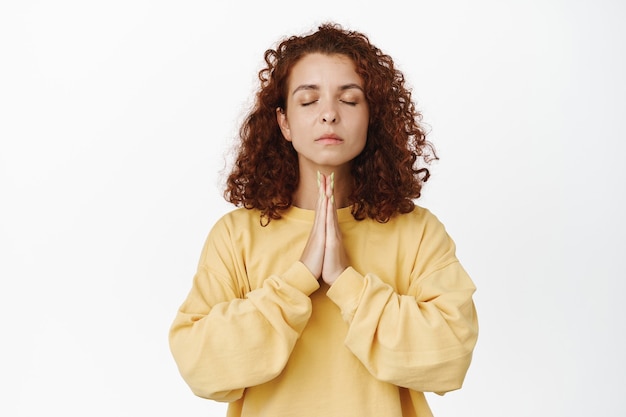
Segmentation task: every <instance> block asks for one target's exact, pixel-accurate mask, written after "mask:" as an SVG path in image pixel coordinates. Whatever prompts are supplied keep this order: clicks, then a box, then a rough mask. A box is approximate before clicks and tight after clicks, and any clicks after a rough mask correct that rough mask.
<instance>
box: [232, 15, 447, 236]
mask: <svg viewBox="0 0 626 417" xmlns="http://www.w3.org/2000/svg"><path fill="white" fill-rule="evenodd" d="M311 53H323V54H326V55H334V54H340V55H345V56H347V57H349V58H351V59H352V61H354V63H355V66H356V72H357V74H358V75H359V76H360V77H361V78H362V80H363V84H364V90H365V97H366V99H367V102H368V105H369V111H370V120H369V127H368V133H367V142H366V145H365V148H364V149H363V151H362V152H361V154H359V155H358V156H357V157H356V158H355V159H354V160H353V161H352V166H351V170H352V177H353V181H354V184H353V187H352V190H353V191H352V193H351V195H350V196H349V202H350V204H351V205H352V215H353V216H354V218H355V219H357V220H363V219H365V218H366V217H370V218H372V219H376V220H377V221H379V222H386V221H388V220H389V219H390V218H391V217H392V216H394V215H395V214H398V213H408V212H410V211H412V210H413V208H414V207H415V204H414V202H413V200H414V199H417V198H419V197H420V195H421V190H422V185H423V183H424V182H425V181H427V180H428V177H429V175H430V173H429V171H428V169H427V168H426V167H425V166H424V165H427V164H428V163H429V162H431V161H432V160H433V159H437V155H436V153H435V150H434V148H433V146H432V144H431V143H430V142H428V141H427V140H426V133H425V130H424V129H423V127H422V125H421V120H422V115H421V113H419V112H418V111H417V110H416V108H415V104H414V103H413V101H412V100H411V92H410V91H409V89H407V88H406V87H405V78H404V75H403V74H402V73H401V72H400V71H399V70H397V69H396V68H395V66H394V62H393V59H392V58H391V57H390V56H389V55H386V54H384V53H383V52H382V51H381V50H380V49H378V48H377V47H375V46H374V45H372V44H371V43H370V41H369V39H368V37H367V36H366V35H364V34H362V33H359V32H355V31H348V30H344V29H343V28H342V27H341V26H339V25H336V24H330V23H328V24H323V25H321V26H320V27H319V28H318V30H317V31H316V32H314V33H312V34H309V35H306V36H292V37H290V38H288V39H285V40H283V41H282V42H281V43H280V44H279V45H278V47H277V48H276V49H268V50H267V51H266V52H265V63H266V65H267V66H266V67H265V68H263V69H262V70H261V71H259V80H260V82H261V85H260V89H259V91H258V92H257V94H256V101H255V104H254V107H253V109H252V110H251V112H250V113H249V114H248V116H247V117H246V119H245V120H244V123H243V124H242V126H241V128H240V130H239V136H240V139H241V143H240V145H239V148H238V154H237V159H236V161H235V163H234V166H233V168H232V171H231V173H230V175H229V176H228V179H227V183H226V190H225V192H224V197H225V198H226V200H228V201H230V202H231V203H233V204H235V205H236V206H240V207H245V208H248V209H252V208H254V209H258V210H260V211H261V222H262V224H267V223H269V221H270V220H272V219H279V218H280V217H281V215H280V213H281V211H284V210H286V209H288V208H289V207H290V206H291V205H292V203H293V195H294V192H295V191H296V188H297V186H298V181H299V168H298V155H297V153H296V151H295V150H294V148H293V146H292V144H291V142H289V141H287V140H285V139H284V137H283V135H282V133H281V131H280V128H279V126H278V122H277V120H276V109H277V108H283V109H284V108H286V104H287V100H286V97H287V88H288V78H289V74H290V71H291V69H292V68H293V66H294V65H295V64H296V62H298V61H299V60H300V59H301V58H302V57H304V56H305V55H307V54H311Z"/></svg>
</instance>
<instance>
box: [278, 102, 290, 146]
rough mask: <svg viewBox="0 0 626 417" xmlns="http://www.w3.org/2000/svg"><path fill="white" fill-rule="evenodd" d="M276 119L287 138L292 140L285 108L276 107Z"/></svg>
mask: <svg viewBox="0 0 626 417" xmlns="http://www.w3.org/2000/svg"><path fill="white" fill-rule="evenodd" d="M276 121H277V122H278V126H279V127H280V131H281V132H283V136H284V137H285V139H286V140H288V141H289V142H291V130H290V129H289V122H288V121H287V114H285V110H284V109H282V108H280V107H277V108H276Z"/></svg>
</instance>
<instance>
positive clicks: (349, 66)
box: [288, 53, 363, 91]
mask: <svg viewBox="0 0 626 417" xmlns="http://www.w3.org/2000/svg"><path fill="white" fill-rule="evenodd" d="M347 83H352V84H358V85H360V86H362V85H363V81H362V80H361V77H360V76H359V75H358V74H357V73H356V65H355V64H354V61H352V59H351V58H350V57H348V56H346V55H341V54H332V55H327V54H321V53H311V54H307V55H305V56H303V57H302V58H300V60H299V61H298V62H296V64H295V65H294V66H293V67H292V68H291V72H290V74H289V80H288V88H289V91H293V90H294V89H296V88H297V87H298V86H299V85H300V84H311V85H318V86H325V85H328V86H333V85H343V84H347Z"/></svg>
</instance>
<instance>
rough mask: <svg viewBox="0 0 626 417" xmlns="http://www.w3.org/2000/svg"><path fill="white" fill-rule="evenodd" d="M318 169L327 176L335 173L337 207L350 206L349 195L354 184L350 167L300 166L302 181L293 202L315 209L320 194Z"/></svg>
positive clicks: (296, 204) (303, 207) (307, 208)
mask: <svg viewBox="0 0 626 417" xmlns="http://www.w3.org/2000/svg"><path fill="white" fill-rule="evenodd" d="M317 171H319V172H320V174H322V175H324V176H325V177H327V178H330V174H332V173H333V172H334V173H335V181H334V185H335V187H334V196H335V205H336V206H337V208H343V207H348V205H349V203H348V195H349V194H350V188H351V186H352V176H351V175H350V167H332V168H325V167H318V168H304V169H303V167H302V166H301V167H300V181H299V183H298V188H297V189H296V192H295V193H294V196H293V204H294V206H296V207H299V208H302V209H306V210H315V208H316V207H317V198H318V196H319V188H318V186H317Z"/></svg>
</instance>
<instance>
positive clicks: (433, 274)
mask: <svg viewBox="0 0 626 417" xmlns="http://www.w3.org/2000/svg"><path fill="white" fill-rule="evenodd" d="M265 62H266V64H267V67H266V68H265V69H263V70H262V71H261V72H260V73H259V78H260V81H261V85H260V89H259V91H258V93H257V97H256V104H255V107H254V108H253V110H252V111H251V112H250V114H249V115H248V117H247V119H246V120H245V122H244V123H243V126H242V127H241V130H240V136H241V144H240V147H239V154H238V156H237V160H236V162H235V164H234V167H233V169H232V172H231V174H230V176H229V177H228V182H227V189H226V193H225V195H226V198H227V199H228V200H229V201H230V202H232V203H234V204H235V205H237V206H239V207H240V208H238V209H236V210H234V211H232V212H231V213H229V214H227V215H225V216H224V217H223V218H221V219H220V220H219V221H218V222H217V223H216V224H215V226H214V227H213V229H212V230H211V232H210V234H209V236H208V238H207V241H206V244H205V246H204V249H203V251H202V255H201V258H200V262H199V265H198V270H197V273H196V275H195V277H194V280H193V286H192V288H191V291H190V293H189V295H188V297H187V299H186V300H185V302H184V303H183V304H182V306H181V307H180V310H179V311H178V314H177V316H176V318H175V320H174V323H173V325H172V327H171V331H170V346H171V350H172V352H173V355H174V358H175V360H176V362H177V364H178V367H179V370H180V372H181V374H182V376H183V378H184V379H185V381H186V382H187V383H188V384H189V386H190V387H191V389H192V391H193V392H194V393H195V394H196V395H198V396H201V397H204V398H210V399H213V400H217V401H227V402H229V403H230V404H229V408H228V415H229V416H257V417H258V416H272V417H277V416H297V417H306V416H360V417H363V416H376V417H380V416H431V412H430V409H429V407H428V404H427V402H426V399H425V397H424V394H423V393H424V392H428V391H430V392H437V393H444V392H447V391H451V390H455V389H458V388H460V387H461V384H462V382H463V379H464V377H465V374H466V372H467V369H468V367H469V365H470V361H471V357H472V351H473V349H474V345H475V343H476V338H477V333H478V326H477V320H476V314H475V309H474V304H473V301H472V294H473V293H474V291H475V288H474V284H473V283H472V281H471V279H470V278H469V277H468V275H467V273H466V272H465V270H464V269H463V268H462V266H461V265H460V264H459V262H458V260H457V258H456V256H455V246H454V243H453V241H452V240H451V239H450V237H449V236H448V235H447V233H446V231H445V229H444V227H443V225H442V224H441V223H440V222H439V221H438V220H437V218H436V217H435V216H434V215H432V214H431V213H430V212H429V211H428V210H426V209H424V208H421V207H418V206H416V205H415V204H414V202H413V200H414V199H416V198H418V197H419V196H420V191H421V187H422V183H423V181H425V180H426V179H427V178H428V170H427V169H426V168H425V165H427V163H428V162H429V161H430V160H431V159H432V158H436V156H435V154H434V152H433V150H432V147H431V146H430V144H429V143H428V142H427V141H426V138H425V134H424V131H423V129H422V127H421V126H420V123H419V121H420V119H421V115H420V114H419V113H418V112H417V111H416V109H415V106H414V104H413V102H412V101H411V95H410V92H409V91H408V90H407V89H406V88H405V86H404V77H403V75H402V74H401V73H400V72H399V71H398V70H396V69H395V67H394V63H393V60H392V59H391V57H389V56H388V55H385V54H383V53H382V52H381V51H380V50H379V49H378V48H377V47H375V46H374V45H372V44H371V43H370V42H369V40H368V38H367V37H366V36H365V35H363V34H361V33H358V32H351V31H347V30H344V29H342V28H341V27H339V26H337V25H331V24H327V25H323V26H321V27H319V29H318V30H317V31H316V32H314V33H312V34H308V35H306V36H294V37H290V38H288V39H286V40H284V41H283V42H282V43H280V44H279V46H278V47H277V48H276V49H275V50H273V49H270V50H268V51H267V52H266V53H265Z"/></svg>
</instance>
